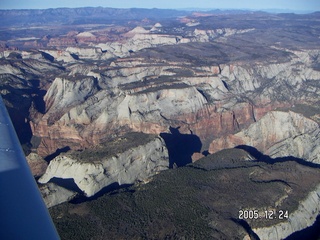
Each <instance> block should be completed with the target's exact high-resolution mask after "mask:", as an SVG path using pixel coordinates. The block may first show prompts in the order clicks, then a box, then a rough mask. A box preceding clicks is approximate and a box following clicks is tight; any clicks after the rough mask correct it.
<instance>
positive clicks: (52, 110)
mask: <svg viewBox="0 0 320 240" xmlns="http://www.w3.org/2000/svg"><path fill="white" fill-rule="evenodd" d="M0 16H1V18H2V19H4V20H3V22H2V23H0V27H1V28H0V33H1V34H0V41H1V42H0V43H1V44H0V93H1V96H2V97H3V99H4V102H5V104H6V106H7V109H8V111H9V114H10V117H11V119H12V122H13V124H14V126H15V128H16V132H17V134H18V136H19V139H20V142H21V144H22V146H23V150H24V152H25V154H26V156H27V159H28V163H29V166H30V167H31V170H32V172H33V175H34V176H35V178H36V179H37V182H38V184H39V189H40V190H41V192H42V195H43V198H44V200H45V202H46V204H47V206H48V207H50V211H51V214H52V217H53V220H54V222H55V223H56V226H57V229H58V231H59V234H60V235H61V236H62V238H63V239H89V238H92V239H102V236H105V235H106V234H109V236H110V239H119V238H120V239H122V238H123V239H126V238H127V237H128V236H130V238H132V239H139V238H146V239H165V238H170V239H171V238H172V239H182V238H183V237H185V238H186V239H204V236H210V237H209V239H215V238H220V239H221V238H226V239H228V238H229V239H230V238H242V239H284V238H287V237H288V239H290V236H291V237H294V236H297V235H294V234H301V231H304V230H305V229H307V230H308V229H309V230H310V229H313V228H312V226H318V225H317V224H319V216H320V215H319V209H320V205H319V204H320V197H319V196H320V192H319V189H320V188H319V186H320V185H319V184H320V178H319V176H320V175H319V169H320V157H319V156H320V129H319V123H320V106H319V103H320V98H319V96H320V57H319V56H320V46H319V38H320V25H319V20H318V19H319V16H320V15H319V13H317V12H316V13H311V14H300V15H298V14H274V13H265V12H251V11H243V12H241V11H240V12H232V11H209V12H206V13H205V14H203V13H199V12H192V11H175V10H161V9H152V10H148V11H144V10H143V9H109V8H80V9H47V10H7V11H4V10H0ZM31 16H33V17H31ZM39 19H40V20H41V21H40V20H39ZM5 33H6V34H5ZM155 189H157V191H156V190H155ZM184 189H185V190H184ZM253 193H256V194H253ZM219 196H220V197H219ZM150 199H153V200H152V201H151V200H150ZM164 199H165V200H164ZM172 204H175V205H173V206H175V207H172V206H171V205H172ZM101 206H104V207H101ZM113 206H115V207H113ZM101 208H102V209H103V210H101ZM255 210H256V211H257V212H258V213H259V216H258V219H253V218H251V219H248V218H245V219H243V218H240V217H239V211H253V212H254V211H255ZM280 210H281V211H288V216H287V217H285V218H282V219H280V218H279V217H278V219H266V216H265V215H263V214H264V213H265V211H267V213H268V211H272V214H273V215H277V214H276V213H279V211H280ZM108 214H109V215H108ZM107 215H108V216H107ZM122 215H123V216H126V217H127V219H131V220H130V221H131V222H130V221H129V220H128V221H125V220H123V219H121V217H119V216H122ZM157 216H158V217H157ZM112 218H113V219H116V220H114V221H112ZM133 219H136V220H137V223H136V224H132V221H133ZM197 219H198V220H197ZM199 219H200V220H199ZM301 219H303V220H301ZM116 221H118V222H119V224H118V225H117V223H115V222H116ZM169 223H172V224H169ZM64 224H67V225H68V226H70V228H69V229H68V230H67V229H65V228H64V227H63V226H64ZM104 225H105V226H106V227H105V228H103V227H102V226H104ZM120 225H121V226H120ZM83 226H87V228H86V230H85V231H82V232H81V233H79V234H80V235H79V236H80V237H79V238H78V237H77V236H76V235H74V233H75V232H77V231H78V230H77V229H80V228H83ZM122 228H123V229H122ZM98 232H100V235H99V233H98ZM126 234H127V236H125V235H126ZM315 234H316V235H317V234H318V235H317V236H318V237H319V236H320V233H319V232H317V233H315Z"/></svg>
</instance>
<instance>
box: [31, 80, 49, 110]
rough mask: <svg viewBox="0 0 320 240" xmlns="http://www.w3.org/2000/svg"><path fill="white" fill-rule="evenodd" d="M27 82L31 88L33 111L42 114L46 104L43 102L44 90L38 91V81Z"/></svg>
mask: <svg viewBox="0 0 320 240" xmlns="http://www.w3.org/2000/svg"><path fill="white" fill-rule="evenodd" d="M29 82H30V83H31V84H32V88H33V94H34V96H33V99H32V100H33V104H34V107H35V109H36V110H37V111H38V112H39V113H42V114H44V113H45V111H46V104H45V102H44V99H43V98H44V95H45V94H46V93H47V91H46V90H42V89H40V80H39V79H32V80H29Z"/></svg>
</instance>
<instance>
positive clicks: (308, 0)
mask: <svg viewBox="0 0 320 240" xmlns="http://www.w3.org/2000/svg"><path fill="white" fill-rule="evenodd" d="M98 6H101V7H113V8H133V7H135V8H174V9H181V8H210V9H252V10H261V9H290V10H294V11H312V12H314V11H320V0H196V1H195V0H158V1H153V0H0V9H45V8H58V7H70V8H71V7H98Z"/></svg>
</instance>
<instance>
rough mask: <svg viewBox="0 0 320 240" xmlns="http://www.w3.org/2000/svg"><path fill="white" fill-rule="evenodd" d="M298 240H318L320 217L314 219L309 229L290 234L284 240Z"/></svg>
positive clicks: (319, 236)
mask: <svg viewBox="0 0 320 240" xmlns="http://www.w3.org/2000/svg"><path fill="white" fill-rule="evenodd" d="M296 239H297V240H298V239H309V240H313V239H314V240H319V239H320V216H318V217H317V218H316V221H315V222H314V224H313V225H311V226H310V227H307V228H305V229H303V230H301V231H297V232H295V233H292V234H291V235H290V236H289V237H287V238H285V240H296Z"/></svg>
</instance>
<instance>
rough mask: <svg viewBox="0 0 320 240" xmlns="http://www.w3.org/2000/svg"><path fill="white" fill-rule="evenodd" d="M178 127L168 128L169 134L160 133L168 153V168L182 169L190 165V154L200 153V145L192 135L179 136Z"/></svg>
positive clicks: (199, 141)
mask: <svg viewBox="0 0 320 240" xmlns="http://www.w3.org/2000/svg"><path fill="white" fill-rule="evenodd" d="M179 128H180V127H177V128H173V127H170V132H171V133H161V134H160V136H161V137H162V138H163V139H164V141H165V143H166V146H167V148H168V152H169V168H173V167H174V166H177V167H182V166H185V165H187V164H189V163H192V158H191V157H192V154H194V153H195V152H200V151H201V147H202V143H201V140H200V138H199V137H198V136H197V135H194V134H181V133H180V131H179Z"/></svg>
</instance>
